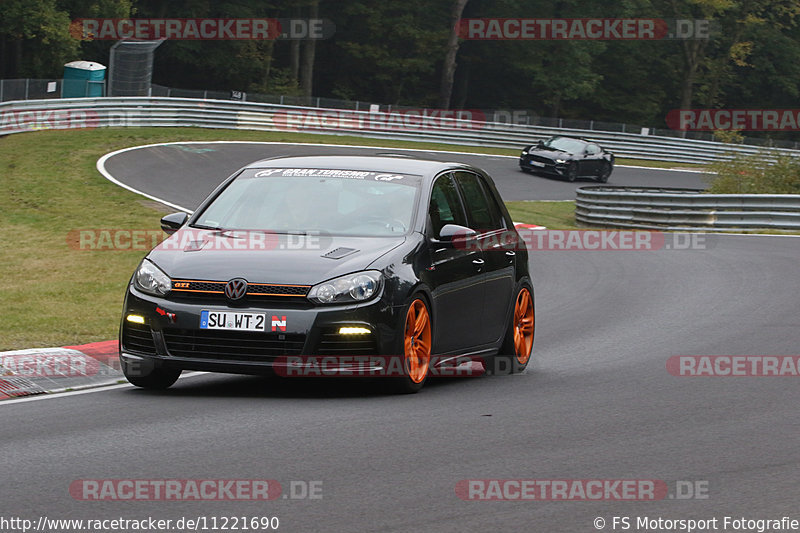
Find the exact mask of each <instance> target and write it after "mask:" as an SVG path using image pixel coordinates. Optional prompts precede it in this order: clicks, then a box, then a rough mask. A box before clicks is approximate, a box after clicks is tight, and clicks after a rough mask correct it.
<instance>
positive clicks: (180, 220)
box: [161, 211, 189, 235]
mask: <svg viewBox="0 0 800 533" xmlns="http://www.w3.org/2000/svg"><path fill="white" fill-rule="evenodd" d="M188 219H189V215H187V214H186V213H184V212H183V211H181V212H180V213H172V214H171V215H167V216H165V217H163V218H162V219H161V229H163V230H164V232H165V233H166V234H167V235H172V234H173V233H175V232H176V231H178V230H179V229H181V226H183V225H184V224H186V221H187V220H188Z"/></svg>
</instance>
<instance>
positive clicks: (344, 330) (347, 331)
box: [339, 326, 372, 335]
mask: <svg viewBox="0 0 800 533" xmlns="http://www.w3.org/2000/svg"><path fill="white" fill-rule="evenodd" d="M370 333H372V331H370V330H369V329H367V328H360V327H355V326H345V327H341V328H339V335H369V334H370Z"/></svg>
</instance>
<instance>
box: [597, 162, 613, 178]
mask: <svg viewBox="0 0 800 533" xmlns="http://www.w3.org/2000/svg"><path fill="white" fill-rule="evenodd" d="M609 176H611V163H609V162H605V163H603V167H602V168H601V169H600V175H599V176H597V181H599V182H600V183H606V182H607V181H608V178H609Z"/></svg>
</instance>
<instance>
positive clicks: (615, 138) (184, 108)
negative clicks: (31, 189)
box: [0, 97, 800, 163]
mask: <svg viewBox="0 0 800 533" xmlns="http://www.w3.org/2000/svg"><path fill="white" fill-rule="evenodd" d="M106 126H190V127H203V128H227V129H242V130H263V131H295V132H305V133H326V134H337V135H355V136H360V137H371V138H387V139H400V140H414V141H430V142H437V143H447V144H455V145H467V146H485V147H495V148H508V149H513V150H520V149H521V148H522V147H524V146H526V145H529V144H532V143H535V142H536V141H538V140H540V139H545V138H547V137H550V136H552V135H574V136H581V137H589V138H591V139H593V140H595V141H596V142H598V143H599V144H601V145H602V146H603V147H605V148H607V149H609V150H611V151H612V152H614V153H615V155H616V156H617V157H630V158H637V159H648V160H656V161H669V162H676V163H708V162H712V161H718V160H721V159H725V158H730V157H731V156H732V155H733V154H755V153H758V151H759V149H758V148H756V147H751V146H742V145H732V144H723V143H717V142H711V141H700V140H692V139H681V138H674V137H659V136H649V135H639V134H635V133H613V132H599V131H590V130H580V129H566V128H561V129H559V128H548V127H541V126H529V125H515V124H506V123H496V122H478V121H471V120H459V119H456V118H442V117H435V116H421V115H419V114H418V113H417V114H415V113H413V112H398V113H382V112H379V113H373V112H369V111H353V110H336V109H318V108H312V107H298V106H282V105H276V104H262V103H255V102H233V101H230V100H197V99H188V98H187V99H184V98H143V97H125V98H116V97H105V98H72V99H58V100H27V101H15V102H4V103H0V135H6V134H11V133H20V132H25V131H34V130H41V129H69V128H87V127H106ZM771 151H774V152H777V153H785V154H789V155H795V156H800V151H798V150H789V149H784V148H772V149H771Z"/></svg>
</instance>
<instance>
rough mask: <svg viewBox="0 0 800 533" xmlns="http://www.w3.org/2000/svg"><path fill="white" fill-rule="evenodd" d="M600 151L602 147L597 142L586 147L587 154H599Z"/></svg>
mask: <svg viewBox="0 0 800 533" xmlns="http://www.w3.org/2000/svg"><path fill="white" fill-rule="evenodd" d="M599 153H600V147H599V146H597V145H596V144H590V145H588V146H587V147H586V154H587V155H597V154H599Z"/></svg>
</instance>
